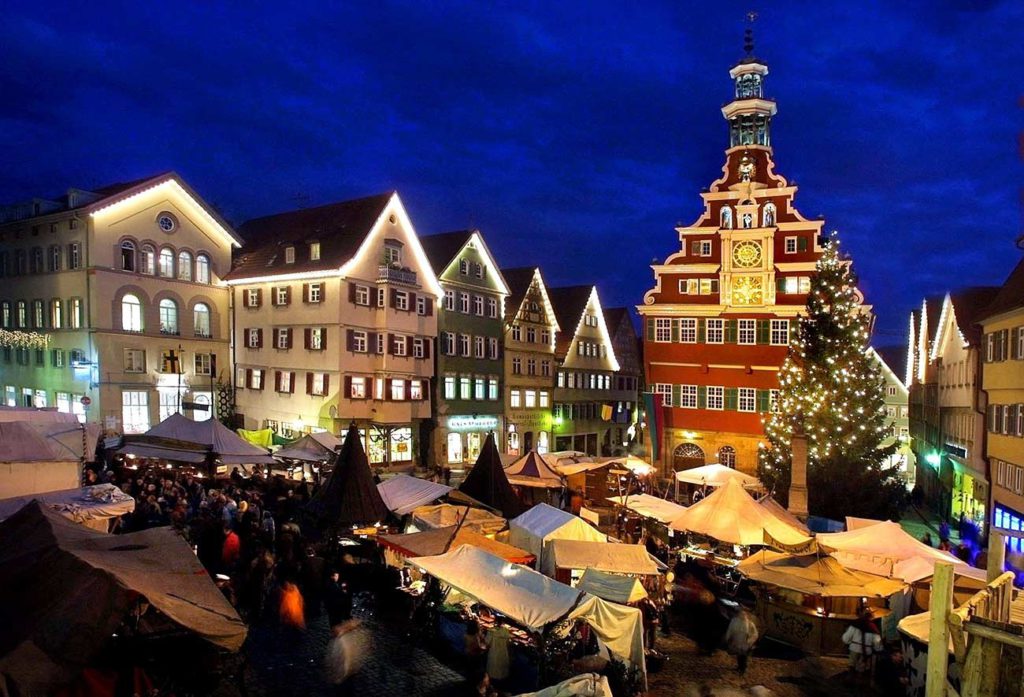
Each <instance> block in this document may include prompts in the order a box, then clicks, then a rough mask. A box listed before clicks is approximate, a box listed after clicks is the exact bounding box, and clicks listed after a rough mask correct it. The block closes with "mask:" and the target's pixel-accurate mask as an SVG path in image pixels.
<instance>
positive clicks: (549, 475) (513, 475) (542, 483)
mask: <svg viewBox="0 0 1024 697" xmlns="http://www.w3.org/2000/svg"><path fill="white" fill-rule="evenodd" d="M505 475H506V476H507V477H508V481H509V483H510V484H513V485H515V486H529V487H537V488H545V489H561V488H562V486H563V482H562V475H560V474H559V473H558V472H556V471H555V470H554V469H552V468H551V466H550V465H549V464H548V463H547V462H545V461H544V458H543V457H542V456H540V455H538V454H537V451H536V450H531V451H530V452H528V453H526V454H525V455H523V456H522V457H521V458H519V459H518V460H516V461H515V462H513V463H512V464H511V465H509V466H507V467H506V468H505Z"/></svg>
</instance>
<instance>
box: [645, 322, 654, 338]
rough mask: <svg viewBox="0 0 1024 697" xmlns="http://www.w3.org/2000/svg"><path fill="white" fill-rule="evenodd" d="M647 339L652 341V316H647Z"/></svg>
mask: <svg viewBox="0 0 1024 697" xmlns="http://www.w3.org/2000/svg"><path fill="white" fill-rule="evenodd" d="M647 340H648V341H654V318H653V317H648V318H647Z"/></svg>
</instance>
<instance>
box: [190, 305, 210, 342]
mask: <svg viewBox="0 0 1024 697" xmlns="http://www.w3.org/2000/svg"><path fill="white" fill-rule="evenodd" d="M192 326H193V327H194V328H195V332H196V336H210V308H209V306H208V305H206V303H196V306H195V307H194V308H193V309H192Z"/></svg>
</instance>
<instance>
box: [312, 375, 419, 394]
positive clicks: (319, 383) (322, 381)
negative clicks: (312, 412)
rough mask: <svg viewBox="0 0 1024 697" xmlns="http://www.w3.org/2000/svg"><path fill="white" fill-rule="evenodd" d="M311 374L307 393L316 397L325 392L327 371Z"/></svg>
mask: <svg viewBox="0 0 1024 697" xmlns="http://www.w3.org/2000/svg"><path fill="white" fill-rule="evenodd" d="M312 375H313V378H312V380H311V384H310V390H309V393H310V394H312V395H316V396H318V397H322V396H323V395H325V394H327V373H313V374H312ZM399 382H400V381H399ZM403 391H404V388H403Z"/></svg>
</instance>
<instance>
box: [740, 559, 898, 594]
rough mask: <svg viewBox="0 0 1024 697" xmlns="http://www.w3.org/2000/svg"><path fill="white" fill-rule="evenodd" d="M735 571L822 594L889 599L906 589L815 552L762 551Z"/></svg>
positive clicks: (759, 580) (773, 583)
mask: <svg viewBox="0 0 1024 697" xmlns="http://www.w3.org/2000/svg"><path fill="white" fill-rule="evenodd" d="M736 570H737V571H739V572H740V573H741V574H743V575H744V576H746V577H747V578H749V579H750V580H752V581H757V582H759V583H765V584H768V585H772V586H778V587H780V588H786V589H788V590H793V591H797V592H798V593H804V594H805V595H820V596H823V597H850V598H855V597H873V598H888V597H889V596H890V595H893V594H895V593H898V592H899V591H901V590H903V589H904V588H906V584H904V583H901V582H900V581H896V580H893V579H889V578H885V577H884V576H876V575H875V574H868V573H864V572H863V571H854V570H851V569H846V568H844V567H843V565H842V564H840V563H839V562H838V561H837V560H836V559H834V558H833V557H829V556H818V555H816V554H805V555H800V556H797V555H793V554H784V553H781V552H773V551H770V550H761V551H760V552H757V553H756V554H753V555H751V556H749V557H747V558H746V559H744V560H743V561H741V562H740V563H739V565H738V566H737V567H736Z"/></svg>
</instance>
